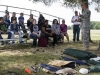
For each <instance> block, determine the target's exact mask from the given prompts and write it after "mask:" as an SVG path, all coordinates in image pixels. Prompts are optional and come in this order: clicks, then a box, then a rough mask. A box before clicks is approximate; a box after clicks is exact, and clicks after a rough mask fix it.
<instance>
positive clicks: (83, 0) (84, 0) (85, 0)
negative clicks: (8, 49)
mask: <svg viewBox="0 0 100 75" xmlns="http://www.w3.org/2000/svg"><path fill="white" fill-rule="evenodd" d="M83 2H86V3H87V4H88V0H82V3H83ZM87 7H88V8H89V6H88V5H87ZM89 42H91V43H93V41H92V40H91V33H90V31H89Z"/></svg>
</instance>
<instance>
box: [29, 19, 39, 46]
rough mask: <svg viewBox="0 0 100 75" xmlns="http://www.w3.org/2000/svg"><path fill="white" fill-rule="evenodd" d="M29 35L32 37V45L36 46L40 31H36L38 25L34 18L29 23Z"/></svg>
mask: <svg viewBox="0 0 100 75" xmlns="http://www.w3.org/2000/svg"><path fill="white" fill-rule="evenodd" d="M29 28H30V32H31V34H30V37H31V38H32V39H33V44H32V47H36V45H37V39H38V38H39V37H40V34H41V32H40V31H38V30H39V28H38V25H37V24H36V19H33V24H32V25H30V27H29Z"/></svg>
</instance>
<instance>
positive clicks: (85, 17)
mask: <svg viewBox="0 0 100 75" xmlns="http://www.w3.org/2000/svg"><path fill="white" fill-rule="evenodd" d="M87 5H88V4H87V3H83V4H82V5H81V7H82V10H83V11H82V15H80V17H81V19H82V24H81V25H82V26H81V28H82V42H83V45H84V47H85V48H86V50H88V48H89V31H90V16H91V11H90V10H89V9H88V6H87Z"/></svg>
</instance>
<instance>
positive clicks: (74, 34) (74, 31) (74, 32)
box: [73, 25, 76, 42]
mask: <svg viewBox="0 0 100 75" xmlns="http://www.w3.org/2000/svg"><path fill="white" fill-rule="evenodd" d="M75 40H76V26H75V25H74V26H73V41H74V42H75Z"/></svg>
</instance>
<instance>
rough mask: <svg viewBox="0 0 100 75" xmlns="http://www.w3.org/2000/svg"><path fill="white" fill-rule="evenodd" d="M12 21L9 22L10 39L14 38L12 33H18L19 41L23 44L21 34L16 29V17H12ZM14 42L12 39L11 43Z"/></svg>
mask: <svg viewBox="0 0 100 75" xmlns="http://www.w3.org/2000/svg"><path fill="white" fill-rule="evenodd" d="M12 22H13V23H11V25H10V31H11V33H12V39H14V34H18V35H19V42H20V43H21V44H23V43H24V42H23V41H22V34H21V32H19V31H18V24H17V22H16V19H13V21H12ZM14 43H15V41H14V40H13V41H12V44H14Z"/></svg>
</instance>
